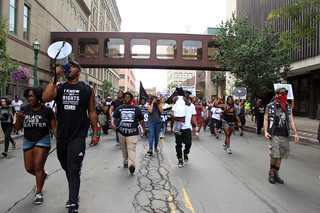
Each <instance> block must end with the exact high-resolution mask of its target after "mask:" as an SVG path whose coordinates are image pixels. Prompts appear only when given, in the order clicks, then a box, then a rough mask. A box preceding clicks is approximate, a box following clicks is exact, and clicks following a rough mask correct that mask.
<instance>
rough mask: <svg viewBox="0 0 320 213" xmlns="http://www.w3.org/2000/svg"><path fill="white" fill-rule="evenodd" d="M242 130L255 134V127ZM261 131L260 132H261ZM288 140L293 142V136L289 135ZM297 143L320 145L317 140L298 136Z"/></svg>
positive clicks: (244, 127)
mask: <svg viewBox="0 0 320 213" xmlns="http://www.w3.org/2000/svg"><path fill="white" fill-rule="evenodd" d="M242 128H243V129H244V130H247V131H249V132H253V133H255V132H256V127H255V126H243V127H242ZM262 129H263V128H262ZM261 131H262V130H261ZM289 140H292V141H294V135H290V136H289ZM299 142H303V143H308V144H312V145H317V146H319V145H320V143H319V141H318V140H316V139H313V138H307V137H303V136H300V135H299ZM299 142H298V143H299Z"/></svg>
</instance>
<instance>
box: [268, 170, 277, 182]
mask: <svg viewBox="0 0 320 213" xmlns="http://www.w3.org/2000/svg"><path fill="white" fill-rule="evenodd" d="M275 171H276V170H275V169H271V170H270V171H269V183H272V184H274V183H275V182H276V177H275V174H274V173H275Z"/></svg>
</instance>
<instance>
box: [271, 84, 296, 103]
mask: <svg viewBox="0 0 320 213" xmlns="http://www.w3.org/2000/svg"><path fill="white" fill-rule="evenodd" d="M280 87H284V88H286V89H287V90H288V95H287V99H290V100H292V99H293V97H294V96H293V90H292V85H291V84H274V91H276V89H278V88H280Z"/></svg>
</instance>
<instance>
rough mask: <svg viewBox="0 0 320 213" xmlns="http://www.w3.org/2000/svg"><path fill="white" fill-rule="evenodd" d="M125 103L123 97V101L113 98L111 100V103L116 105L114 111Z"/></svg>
mask: <svg viewBox="0 0 320 213" xmlns="http://www.w3.org/2000/svg"><path fill="white" fill-rule="evenodd" d="M123 104H124V101H123V99H122V101H119V100H118V99H116V100H113V101H112V102H111V105H112V106H113V107H114V108H113V111H114V110H116V109H117V108H118V106H121V105H123Z"/></svg>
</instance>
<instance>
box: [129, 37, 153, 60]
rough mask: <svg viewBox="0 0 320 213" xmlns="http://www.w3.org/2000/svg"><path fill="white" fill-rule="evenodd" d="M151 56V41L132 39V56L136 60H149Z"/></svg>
mask: <svg viewBox="0 0 320 213" xmlns="http://www.w3.org/2000/svg"><path fill="white" fill-rule="evenodd" d="M150 54H151V41H150V40H149V39H131V41H130V56H131V58H134V59H149V58H150Z"/></svg>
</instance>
